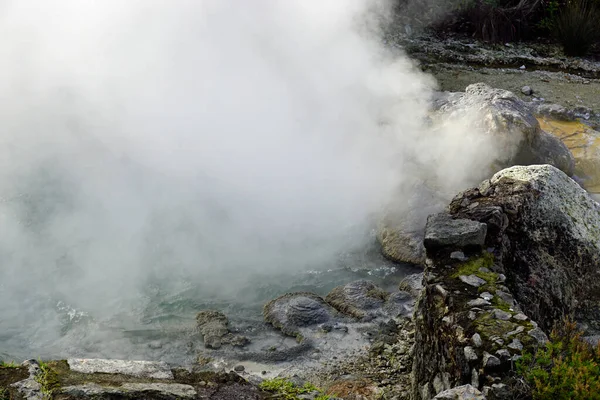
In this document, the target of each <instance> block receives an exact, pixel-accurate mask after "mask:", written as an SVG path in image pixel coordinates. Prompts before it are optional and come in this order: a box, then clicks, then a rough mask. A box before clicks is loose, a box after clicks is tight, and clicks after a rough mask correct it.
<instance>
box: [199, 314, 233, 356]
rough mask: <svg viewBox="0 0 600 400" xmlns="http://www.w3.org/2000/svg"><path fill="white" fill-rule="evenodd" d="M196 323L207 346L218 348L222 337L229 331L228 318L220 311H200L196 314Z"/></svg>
mask: <svg viewBox="0 0 600 400" xmlns="http://www.w3.org/2000/svg"><path fill="white" fill-rule="evenodd" d="M196 323H197V325H198V329H199V330H200V334H201V335H202V337H203V340H204V346H205V347H207V348H212V349H218V348H220V347H221V345H222V341H223V337H225V336H226V335H227V334H228V333H229V328H228V327H227V326H228V324H229V320H228V319H227V317H226V316H225V314H223V313H222V312H220V311H212V310H205V311H200V312H199V313H198V315H197V316H196Z"/></svg>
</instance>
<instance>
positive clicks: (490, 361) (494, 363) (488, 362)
mask: <svg viewBox="0 0 600 400" xmlns="http://www.w3.org/2000/svg"><path fill="white" fill-rule="evenodd" d="M500 364H501V362H500V359H499V358H498V357H496V356H493V355H491V354H490V353H487V352H484V353H483V366H484V367H485V368H494V367H498V366H499V365H500Z"/></svg>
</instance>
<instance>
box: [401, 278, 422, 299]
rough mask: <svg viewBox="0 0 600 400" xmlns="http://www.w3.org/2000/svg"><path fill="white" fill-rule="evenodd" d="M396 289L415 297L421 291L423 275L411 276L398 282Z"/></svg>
mask: <svg viewBox="0 0 600 400" xmlns="http://www.w3.org/2000/svg"><path fill="white" fill-rule="evenodd" d="M398 289H400V290H403V291H405V292H408V293H410V294H411V295H412V296H414V297H417V296H418V295H419V293H421V290H423V273H422V272H421V273H418V274H411V275H408V276H406V277H405V278H404V279H402V280H401V281H400V284H399V285H398Z"/></svg>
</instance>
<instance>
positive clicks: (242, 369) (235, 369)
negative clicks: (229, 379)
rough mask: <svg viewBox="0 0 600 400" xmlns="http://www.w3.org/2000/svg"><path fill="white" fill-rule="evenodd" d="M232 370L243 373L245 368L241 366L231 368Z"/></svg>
mask: <svg viewBox="0 0 600 400" xmlns="http://www.w3.org/2000/svg"><path fill="white" fill-rule="evenodd" d="M233 370H234V371H235V372H244V371H245V370H246V367H244V366H243V365H241V364H240V365H236V366H235V367H233Z"/></svg>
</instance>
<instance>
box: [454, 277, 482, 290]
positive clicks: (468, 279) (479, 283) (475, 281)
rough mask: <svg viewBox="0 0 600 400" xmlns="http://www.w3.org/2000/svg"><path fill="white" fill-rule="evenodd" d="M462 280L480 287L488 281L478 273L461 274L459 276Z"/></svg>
mask: <svg viewBox="0 0 600 400" xmlns="http://www.w3.org/2000/svg"><path fill="white" fill-rule="evenodd" d="M458 278H459V279H460V280H461V281H463V282H464V283H466V284H467V285H471V286H475V287H479V286H482V285H485V284H486V283H487V282H486V281H485V280H483V279H481V278H480V277H478V276H476V275H466V276H465V275H461V276H459V277H458Z"/></svg>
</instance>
